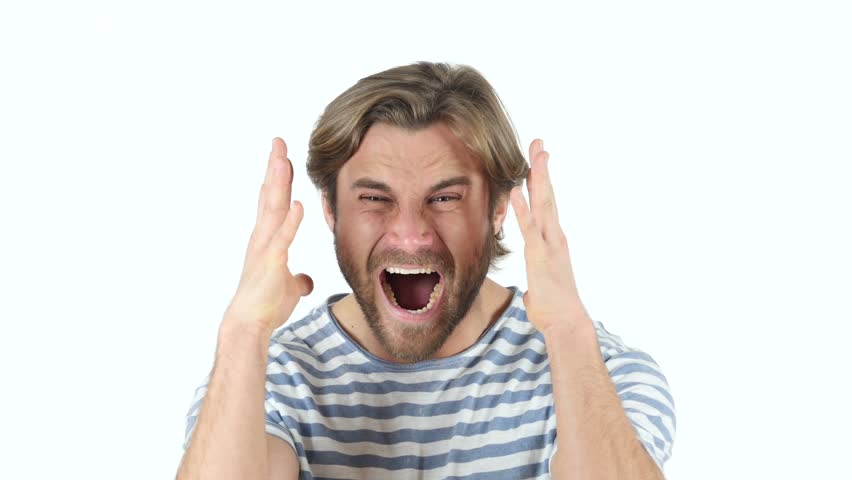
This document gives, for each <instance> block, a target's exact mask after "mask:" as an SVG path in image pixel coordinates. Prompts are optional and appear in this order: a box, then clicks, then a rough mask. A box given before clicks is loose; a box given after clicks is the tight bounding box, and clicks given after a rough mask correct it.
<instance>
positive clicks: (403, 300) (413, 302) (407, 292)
mask: <svg viewBox="0 0 852 480" xmlns="http://www.w3.org/2000/svg"><path fill="white" fill-rule="evenodd" d="M439 279H440V277H439V276H438V274H437V273H416V274H413V275H401V274H397V273H388V274H387V280H388V284H389V285H390V287H391V289H392V290H393V294H394V297H396V303H397V304H399V306H400V307H402V308H406V309H408V310H419V309H421V308H423V307H425V306H426V305H427V304H428V303H429V296H430V295H432V290H433V289H434V288H435V284H437V283H438V280H439Z"/></svg>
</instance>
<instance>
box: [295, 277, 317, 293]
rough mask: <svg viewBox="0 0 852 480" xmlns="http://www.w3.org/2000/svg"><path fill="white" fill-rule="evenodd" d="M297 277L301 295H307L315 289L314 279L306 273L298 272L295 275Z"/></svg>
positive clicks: (297, 286) (297, 285)
mask: <svg viewBox="0 0 852 480" xmlns="http://www.w3.org/2000/svg"><path fill="white" fill-rule="evenodd" d="M293 278H295V279H296V288H297V290H298V292H299V296H302V297H306V296H308V295H310V294H311V292H312V291H314V280H313V279H312V278H311V277H309V276H307V275H305V274H304V273H297V274H296V275H294V276H293Z"/></svg>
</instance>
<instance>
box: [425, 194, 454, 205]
mask: <svg viewBox="0 0 852 480" xmlns="http://www.w3.org/2000/svg"><path fill="white" fill-rule="evenodd" d="M453 200H458V198H457V197H455V196H453V195H441V196H439V197H432V200H431V201H432V202H435V203H446V202H452V201H453Z"/></svg>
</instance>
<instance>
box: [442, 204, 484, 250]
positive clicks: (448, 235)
mask: <svg viewBox="0 0 852 480" xmlns="http://www.w3.org/2000/svg"><path fill="white" fill-rule="evenodd" d="M435 224H436V229H437V232H438V235H439V236H440V238H441V240H443V242H444V243H445V244H446V245H447V248H449V250H450V251H451V252H452V253H453V255H454V256H459V255H461V256H465V255H476V254H477V252H478V251H479V250H480V247H481V244H482V239H483V238H484V237H486V236H487V235H488V232H489V226H490V225H489V221H488V218H487V217H486V216H485V215H483V214H482V212H473V213H459V214H457V215H447V216H445V217H443V218H440V219H438V221H436V222H435Z"/></svg>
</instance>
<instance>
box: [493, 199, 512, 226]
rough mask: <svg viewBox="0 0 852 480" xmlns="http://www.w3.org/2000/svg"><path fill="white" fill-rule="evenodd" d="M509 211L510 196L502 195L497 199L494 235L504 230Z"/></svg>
mask: <svg viewBox="0 0 852 480" xmlns="http://www.w3.org/2000/svg"><path fill="white" fill-rule="evenodd" d="M508 211H509V194H508V193H506V194H504V195H501V196H500V198H498V199H497V205H495V206H494V219H493V220H494V233H495V234H497V232H499V231H500V229H501V228H503V221H504V220H506V213H507V212H508Z"/></svg>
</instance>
